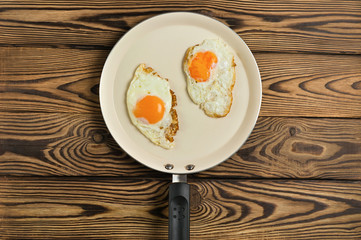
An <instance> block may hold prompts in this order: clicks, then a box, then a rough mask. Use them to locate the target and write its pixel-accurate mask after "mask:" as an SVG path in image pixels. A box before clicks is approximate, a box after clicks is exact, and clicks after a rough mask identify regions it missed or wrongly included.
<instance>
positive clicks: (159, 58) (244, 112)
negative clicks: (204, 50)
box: [100, 12, 262, 239]
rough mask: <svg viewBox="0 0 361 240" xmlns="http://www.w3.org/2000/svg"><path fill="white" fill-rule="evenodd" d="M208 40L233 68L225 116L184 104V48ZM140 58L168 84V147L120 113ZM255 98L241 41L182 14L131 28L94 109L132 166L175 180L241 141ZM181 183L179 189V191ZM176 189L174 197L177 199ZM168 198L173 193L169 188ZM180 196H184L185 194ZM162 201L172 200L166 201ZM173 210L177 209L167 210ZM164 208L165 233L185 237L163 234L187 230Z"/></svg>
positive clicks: (256, 84)
mask: <svg viewBox="0 0 361 240" xmlns="http://www.w3.org/2000/svg"><path fill="white" fill-rule="evenodd" d="M209 38H211V39H212V38H221V39H222V40H223V41H225V42H226V43H227V44H228V45H229V46H230V47H231V48H232V49H233V52H234V56H235V63H236V65H237V66H236V83H235V86H234V89H233V104H232V107H231V111H230V112H229V114H228V115H227V116H226V117H224V118H218V119H215V118H210V117H208V116H206V115H205V114H204V112H203V111H202V110H200V109H199V107H198V106H196V105H195V104H194V103H193V102H192V101H191V99H190V98H189V96H188V93H187V91H186V80H185V76H184V73H183V70H182V60H183V58H184V54H185V51H186V50H187V48H188V47H190V46H193V45H195V44H198V43H201V42H202V41H203V40H204V39H209ZM140 63H146V64H147V65H149V66H151V67H152V68H154V69H155V70H156V71H157V72H158V73H159V74H160V76H162V77H165V78H167V79H169V84H170V87H171V89H172V90H173V91H174V92H175V94H176V96H177V102H178V105H177V107H176V110H177V113H178V119H179V131H178V132H177V135H176V136H175V143H176V146H175V147H174V149H171V150H166V149H163V148H161V147H159V146H156V145H154V144H153V143H151V142H150V141H149V140H148V139H147V138H145V137H144V136H143V135H142V134H141V133H140V132H139V131H138V130H137V129H136V127H135V126H133V125H132V123H131V120H130V118H129V116H128V112H127V106H126V92H127V89H128V86H129V83H130V81H131V79H132V77H133V74H134V71H135V69H136V67H137V66H138V65H139V64H140ZM261 95H262V89H261V78H260V74H259V70H258V67H257V63H256V61H255V59H254V57H253V55H252V53H251V51H250V50H249V48H248V47H247V45H246V44H245V43H244V42H243V40H242V39H241V38H240V37H239V36H238V35H237V34H236V33H235V32H234V31H232V30H231V29H230V28H228V27H227V26H226V25H224V24H223V23H221V22H219V21H217V20H214V19H212V18H209V17H206V16H203V15H200V14H194V13H186V12H176V13H167V14H162V15H158V16H156V17H152V18H150V19H148V20H145V21H143V22H141V23H140V24H138V25H137V26H135V27H134V28H132V29H131V30H130V31H129V32H127V33H126V34H125V35H124V36H123V37H122V38H121V39H120V40H119V41H118V42H117V44H116V45H115V46H114V48H113V49H112V51H111V53H110V54H109V56H108V58H107V60H106V63H105V65H104V68H103V72H102V75H101V80H100V105H101V110H102V114H103V117H104V120H105V123H106V125H107V127H108V129H109V131H110V132H111V134H112V136H113V137H114V139H115V140H116V142H117V143H118V144H119V145H120V147H122V149H123V150H124V151H126V152H127V153H128V154H129V155H130V156H132V157H133V158H134V159H136V160H137V161H139V162H140V163H142V164H144V165H146V166H148V167H150V168H153V169H155V170H158V171H162V172H167V173H170V174H173V175H174V181H183V182H184V179H185V174H191V173H196V172H199V171H203V170H206V169H209V168H211V167H213V166H216V165H217V164H219V163H221V162H223V161H224V160H226V159H228V158H229V157H230V156H231V155H232V154H233V153H234V152H236V151H237V150H238V149H239V148H240V147H241V146H242V144H243V143H244V142H245V141H246V139H247V137H248V136H249V134H250V133H251V131H252V129H253V127H254V125H255V123H256V121H257V117H258V114H259V109H260V105H261ZM177 186H178V185H177ZM179 186H181V187H180V188H177V189H176V190H175V192H176V193H177V194H175V199H178V200H179V199H182V198H183V197H184V196H183V193H182V191H183V190H184V189H185V191H187V190H186V189H187V185H185V184H179ZM183 186H186V187H185V188H184V189H183ZM171 190H172V189H171ZM178 192H180V193H179V194H180V195H181V197H180V198H177V196H178V195H179V194H178ZM170 195H172V196H173V194H172V192H170ZM185 201H186V202H187V201H188V199H186V198H185ZM178 203H179V202H177V204H178ZM180 203H181V204H180V205H179V204H178V205H177V204H176V205H177V206H178V207H179V208H180V209H183V207H182V206H183V205H182V204H184V203H183V200H181V201H180ZM170 204H171V205H172V206H173V205H174V203H173V202H172V201H171V199H170ZM185 204H186V203H185ZM175 209H177V214H174V212H172V211H173V210H175ZM170 210H171V212H170V219H171V218H173V217H174V218H175V219H176V220H177V222H176V224H173V223H171V225H170V238H171V239H187V237H186V236H187V233H184V232H183V231H177V232H176V233H175V234H174V236H173V235H172V234H171V232H172V231H171V229H172V228H173V227H175V228H183V227H185V228H187V224H188V223H189V222H188V223H187V222H186V221H185V222H184V221H183V223H182V224H183V225H182V224H179V221H180V220H182V218H183V217H182V216H184V215H182V214H181V213H180V212H182V211H179V209H178V208H174V207H170ZM185 210H187V209H185ZM179 214H180V215H179ZM187 214H189V213H188V212H187V211H186V215H187ZM172 216H173V217H172ZM187 216H188V215H187ZM187 216H186V217H187ZM186 217H185V218H186ZM172 224H173V225H172ZM184 224H185V225H184ZM188 230H189V229H188ZM182 234H183V235H182ZM184 234H185V235H184ZM188 234H189V233H188ZM188 236H189V235H188Z"/></svg>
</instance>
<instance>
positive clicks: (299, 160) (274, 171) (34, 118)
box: [0, 113, 361, 180]
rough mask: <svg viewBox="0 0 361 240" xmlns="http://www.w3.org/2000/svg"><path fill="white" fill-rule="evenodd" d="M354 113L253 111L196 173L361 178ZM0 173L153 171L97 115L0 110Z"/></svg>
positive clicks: (153, 173) (129, 174) (359, 133)
mask: <svg viewBox="0 0 361 240" xmlns="http://www.w3.org/2000/svg"><path fill="white" fill-rule="evenodd" d="M360 126H361V119H328V118H326V119H322V118H321V119H308V118H278V117H260V118H259V119H258V122H257V124H256V127H255V129H254V131H253V132H252V134H251V136H250V137H249V139H248V140H247V142H246V144H245V145H244V146H243V147H242V148H241V149H240V150H239V151H238V152H237V153H236V154H234V155H233V156H231V157H230V158H229V159H228V160H227V161H225V162H224V163H222V164H221V165H219V166H217V167H215V168H212V169H210V170H208V171H205V172H202V173H200V174H197V176H198V177H207V178H208V177H217V178H224V177H227V178H229V177H231V178H310V179H359V180H360V179H361V159H360V156H361V141H360V139H361V127H360ZM0 174H3V175H45V176H50V175H57V176H123V177H135V176H149V175H151V176H158V177H164V176H166V175H164V174H161V173H158V172H156V171H153V170H150V169H148V168H146V167H144V166H142V165H141V164H139V163H137V162H136V161H135V160H133V159H132V158H130V157H129V156H128V155H127V154H126V153H125V152H124V151H123V150H122V149H121V148H120V147H119V146H118V145H117V144H116V142H115V141H114V140H113V138H112V137H111V136H110V134H109V132H108V130H107V128H106V126H105V124H104V122H103V119H102V117H101V116H100V115H87V114H65V113H53V114H48V113H5V114H2V115H0Z"/></svg>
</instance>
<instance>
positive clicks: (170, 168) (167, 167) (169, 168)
mask: <svg viewBox="0 0 361 240" xmlns="http://www.w3.org/2000/svg"><path fill="white" fill-rule="evenodd" d="M164 167H165V169H167V170H172V169H173V168H174V166H173V164H169V163H168V164H166V165H164Z"/></svg>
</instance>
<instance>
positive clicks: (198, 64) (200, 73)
mask: <svg viewBox="0 0 361 240" xmlns="http://www.w3.org/2000/svg"><path fill="white" fill-rule="evenodd" d="M217 61H218V60H217V56H216V55H215V54H214V53H212V52H210V51H206V52H198V53H197V54H196V55H195V56H194V57H193V59H192V61H191V63H190V64H189V66H188V69H189V73H190V75H191V77H192V78H193V79H194V80H196V81H197V82H205V81H207V80H208V79H209V76H210V75H211V70H212V68H214V67H215V66H216V64H217Z"/></svg>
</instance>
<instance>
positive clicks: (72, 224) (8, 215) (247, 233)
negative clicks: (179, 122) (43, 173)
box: [0, 177, 361, 240]
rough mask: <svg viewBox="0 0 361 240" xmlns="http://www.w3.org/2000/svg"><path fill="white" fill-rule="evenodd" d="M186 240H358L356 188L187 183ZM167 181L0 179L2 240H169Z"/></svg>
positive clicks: (360, 199) (360, 204) (360, 200)
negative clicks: (188, 227) (188, 236)
mask: <svg viewBox="0 0 361 240" xmlns="http://www.w3.org/2000/svg"><path fill="white" fill-rule="evenodd" d="M190 182H191V195H192V197H191V239H255V240H256V239H257V240H259V239H359V238H361V222H360V219H361V186H360V182H353V181H346V182H342V181H337V182H334V181H284V180H280V181H276V180H273V181H256V180H253V181H246V180H192V179H191V180H190ZM168 184H169V181H166V180H156V179H132V180H127V179H106V178H102V179H96V178H95V179H84V178H65V179H57V178H51V179H47V178H39V179H36V178H26V179H22V178H6V177H2V178H0V186H1V187H0V219H1V224H0V234H1V236H2V237H3V238H5V239H14V238H21V239H48V238H49V236H51V238H71V239H84V238H87V239H99V238H101V239H103V238H107V239H108V238H120V239H167V216H168V202H167V201H168V199H167V195H168V193H167V188H168Z"/></svg>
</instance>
